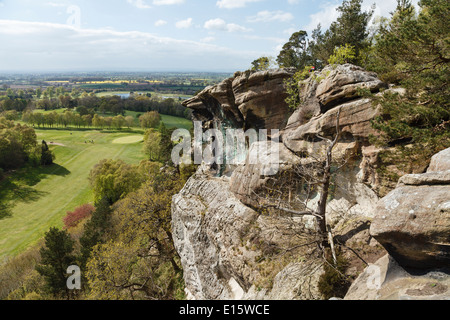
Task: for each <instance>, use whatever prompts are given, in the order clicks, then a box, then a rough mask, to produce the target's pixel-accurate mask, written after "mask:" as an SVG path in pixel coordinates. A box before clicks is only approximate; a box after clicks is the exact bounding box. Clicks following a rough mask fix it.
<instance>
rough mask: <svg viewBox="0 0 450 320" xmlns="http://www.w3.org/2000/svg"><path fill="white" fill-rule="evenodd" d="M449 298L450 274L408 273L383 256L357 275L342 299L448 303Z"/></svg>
mask: <svg viewBox="0 0 450 320" xmlns="http://www.w3.org/2000/svg"><path fill="white" fill-rule="evenodd" d="M449 297H450V275H448V274H446V273H443V272H439V271H431V272H428V273H426V274H422V275H416V274H411V273H410V272H408V271H406V270H405V269H403V268H402V267H401V266H400V265H399V264H398V263H397V261H396V260H395V259H394V258H392V257H391V256H389V255H385V256H384V257H382V258H380V259H379V260H378V261H377V262H375V263H374V264H371V265H369V266H368V267H367V268H366V269H365V270H364V272H362V273H361V274H360V275H359V276H358V278H357V279H356V280H355V281H354V282H353V284H352V286H351V287H350V289H349V290H348V292H347V294H346V296H345V298H344V300H448V298H449Z"/></svg>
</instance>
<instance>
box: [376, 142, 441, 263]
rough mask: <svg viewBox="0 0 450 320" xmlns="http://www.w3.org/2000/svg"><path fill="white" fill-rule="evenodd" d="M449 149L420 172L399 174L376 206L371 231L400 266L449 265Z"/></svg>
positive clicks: (434, 158) (436, 156) (439, 154)
mask: <svg viewBox="0 0 450 320" xmlns="http://www.w3.org/2000/svg"><path fill="white" fill-rule="evenodd" d="M449 151H450V149H447V150H444V151H442V152H440V153H438V154H437V155H435V156H434V157H433V158H432V161H431V165H430V167H429V169H428V171H427V172H426V173H424V174H410V175H405V176H403V177H401V178H400V180H399V183H398V186H397V188H396V189H395V190H393V191H392V192H391V193H389V194H388V195H387V196H386V197H384V198H382V199H381V200H380V201H379V203H378V204H377V206H376V209H375V211H376V216H375V219H374V221H373V223H372V225H371V228H370V232H371V234H372V235H373V236H374V237H375V238H376V239H377V240H378V241H379V242H380V243H381V244H382V245H383V246H384V247H385V248H386V250H387V251H388V252H389V253H390V254H391V255H392V256H393V257H394V258H395V259H396V260H397V261H398V262H399V263H400V264H401V265H402V266H404V267H409V268H418V269H427V268H437V267H449V266H450V171H449V170H446V171H436V170H440V169H447V168H448V164H449V163H450V152H449Z"/></svg>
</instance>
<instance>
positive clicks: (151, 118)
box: [139, 111, 161, 129]
mask: <svg viewBox="0 0 450 320" xmlns="http://www.w3.org/2000/svg"><path fill="white" fill-rule="evenodd" d="M160 122H161V116H160V115H159V113H158V112H157V111H150V112H147V113H145V114H143V115H141V116H140V117H139V123H140V124H141V127H142V128H144V129H145V128H158V126H159V124H160Z"/></svg>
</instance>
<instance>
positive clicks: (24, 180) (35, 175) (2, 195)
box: [0, 164, 70, 220]
mask: <svg viewBox="0 0 450 320" xmlns="http://www.w3.org/2000/svg"><path fill="white" fill-rule="evenodd" d="M68 174H70V171H69V170H67V169H66V168H64V167H62V166H60V165H58V164H53V165H51V166H46V167H31V166H29V167H25V168H22V169H21V170H18V171H16V172H14V173H12V174H10V175H9V176H8V177H7V178H5V179H3V180H2V181H0V220H2V219H4V218H8V217H11V216H12V211H11V210H12V208H13V207H14V206H15V205H17V204H18V203H31V202H36V201H38V200H39V199H40V198H41V197H43V196H45V195H47V194H48V192H45V191H38V190H36V189H35V188H34V186H35V185H37V184H38V183H39V182H40V181H41V180H42V179H43V178H45V177H46V176H49V175H57V176H66V175H68Z"/></svg>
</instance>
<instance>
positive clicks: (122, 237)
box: [87, 170, 184, 299]
mask: <svg viewBox="0 0 450 320" xmlns="http://www.w3.org/2000/svg"><path fill="white" fill-rule="evenodd" d="M155 175H156V176H154V177H152V178H150V179H149V181H148V182H147V183H145V184H144V185H143V186H142V187H141V188H140V189H139V190H137V191H136V192H133V193H130V194H129V195H128V196H127V197H126V198H124V199H122V200H120V201H119V202H118V203H117V204H116V205H115V210H114V221H117V224H116V225H115V226H114V228H113V229H114V230H113V232H112V233H113V235H112V237H111V240H110V241H108V242H105V243H103V244H101V245H99V246H96V247H95V248H94V249H93V252H92V255H91V259H89V261H88V264H87V279H88V282H89V286H90V289H91V291H90V298H92V299H180V298H183V297H184V295H183V281H182V272H181V268H180V266H179V258H178V256H177V254H176V251H175V249H174V246H173V241H172V234H171V201H172V196H173V195H174V194H175V193H176V192H178V191H179V190H180V189H181V187H182V186H183V182H184V181H182V180H180V179H179V177H178V175H177V174H176V172H162V173H160V171H159V170H157V171H156V172H155Z"/></svg>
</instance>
